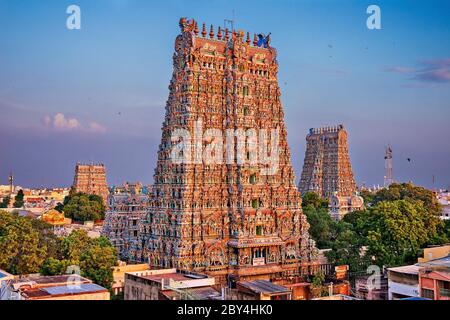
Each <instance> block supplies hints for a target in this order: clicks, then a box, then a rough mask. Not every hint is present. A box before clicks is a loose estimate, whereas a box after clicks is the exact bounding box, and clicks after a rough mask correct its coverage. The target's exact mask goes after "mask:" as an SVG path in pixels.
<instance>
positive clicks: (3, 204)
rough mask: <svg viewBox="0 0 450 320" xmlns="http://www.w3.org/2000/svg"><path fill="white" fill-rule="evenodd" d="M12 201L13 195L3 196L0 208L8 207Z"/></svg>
mask: <svg viewBox="0 0 450 320" xmlns="http://www.w3.org/2000/svg"><path fill="white" fill-rule="evenodd" d="M10 203H11V197H10V196H6V197H4V198H3V200H2V202H0V208H8V206H9V204H10Z"/></svg>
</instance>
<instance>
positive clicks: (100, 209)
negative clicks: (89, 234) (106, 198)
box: [58, 193, 105, 222]
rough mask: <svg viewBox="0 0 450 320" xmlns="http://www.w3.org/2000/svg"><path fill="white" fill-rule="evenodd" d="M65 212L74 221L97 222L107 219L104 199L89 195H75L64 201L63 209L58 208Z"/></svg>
mask: <svg viewBox="0 0 450 320" xmlns="http://www.w3.org/2000/svg"><path fill="white" fill-rule="evenodd" d="M58 209H59V210H62V211H64V214H65V216H66V217H67V218H71V219H72V220H74V221H79V222H84V221H96V220H103V219H104V218H105V205H104V203H103V199H102V197H100V196H98V195H93V194H91V195H88V194H85V193H75V194H72V195H69V196H67V197H66V198H65V199H64V203H63V207H62V209H61V207H58Z"/></svg>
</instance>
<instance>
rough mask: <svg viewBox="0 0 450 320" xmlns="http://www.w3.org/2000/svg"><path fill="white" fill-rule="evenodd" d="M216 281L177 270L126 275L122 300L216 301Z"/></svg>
mask: <svg viewBox="0 0 450 320" xmlns="http://www.w3.org/2000/svg"><path fill="white" fill-rule="evenodd" d="M214 287H215V279H214V278H210V277H208V276H207V275H203V274H196V273H191V272H184V271H180V270H177V269H159V270H148V271H138V272H127V273H125V291H124V292H125V294H124V299H125V300H217V299H221V297H222V295H221V293H220V292H218V291H217V290H216V289H215V288H214Z"/></svg>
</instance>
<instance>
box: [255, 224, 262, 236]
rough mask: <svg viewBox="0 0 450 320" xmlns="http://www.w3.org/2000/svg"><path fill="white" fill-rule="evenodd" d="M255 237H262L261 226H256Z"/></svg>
mask: <svg viewBox="0 0 450 320" xmlns="http://www.w3.org/2000/svg"><path fill="white" fill-rule="evenodd" d="M256 235H257V236H262V226H256Z"/></svg>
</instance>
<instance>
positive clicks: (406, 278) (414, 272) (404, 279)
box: [388, 245, 450, 300]
mask: <svg viewBox="0 0 450 320" xmlns="http://www.w3.org/2000/svg"><path fill="white" fill-rule="evenodd" d="M423 251H424V253H423V257H421V258H419V259H418V263H416V264H414V265H409V266H402V267H395V268H389V269H388V292H389V293H388V297H389V300H398V299H404V298H414V297H421V295H422V294H425V295H426V297H425V298H429V297H430V296H431V293H430V291H427V290H433V296H434V297H438V296H440V295H439V294H437V291H438V289H443V291H442V293H443V295H444V294H446V292H445V290H446V289H447V284H446V280H445V278H446V272H449V270H450V258H449V257H450V245H445V246H439V247H430V248H425V249H424V250H423ZM435 270H437V272H439V273H436V272H434V271H435ZM421 277H422V278H423V279H433V281H434V280H436V282H433V285H434V287H433V288H432V289H431V288H430V284H431V282H430V281H429V280H424V281H423V284H424V285H425V287H421V284H422V282H421ZM440 277H442V278H440ZM439 281H442V283H441V282H439ZM436 284H437V285H438V287H436ZM422 289H424V290H425V291H423V292H422Z"/></svg>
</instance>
